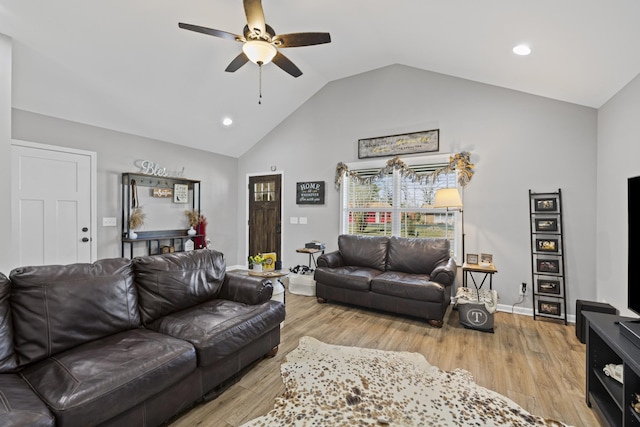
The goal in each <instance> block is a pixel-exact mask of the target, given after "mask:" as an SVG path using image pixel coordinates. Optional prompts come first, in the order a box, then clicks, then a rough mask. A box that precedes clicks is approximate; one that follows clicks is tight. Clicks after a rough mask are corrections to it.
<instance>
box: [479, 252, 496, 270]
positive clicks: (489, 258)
mask: <svg viewBox="0 0 640 427" xmlns="http://www.w3.org/2000/svg"><path fill="white" fill-rule="evenodd" d="M491 264H493V255H492V254H480V266H482V267H489V266H491Z"/></svg>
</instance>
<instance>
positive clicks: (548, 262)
mask: <svg viewBox="0 0 640 427" xmlns="http://www.w3.org/2000/svg"><path fill="white" fill-rule="evenodd" d="M536 269H537V272H538V273H560V261H559V260H557V259H543V258H538V259H537V260H536Z"/></svg>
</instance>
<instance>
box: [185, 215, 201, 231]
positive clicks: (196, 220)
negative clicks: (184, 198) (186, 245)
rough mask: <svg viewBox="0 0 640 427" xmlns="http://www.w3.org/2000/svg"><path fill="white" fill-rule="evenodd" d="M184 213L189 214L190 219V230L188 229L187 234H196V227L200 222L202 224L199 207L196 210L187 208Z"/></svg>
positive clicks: (188, 218)
mask: <svg viewBox="0 0 640 427" xmlns="http://www.w3.org/2000/svg"><path fill="white" fill-rule="evenodd" d="M184 214H185V215H186V216H187V220H188V221H189V226H190V228H189V230H188V231H187V234H188V235H189V236H194V235H195V234H196V233H197V232H196V229H195V227H197V226H198V224H200V213H199V212H198V210H197V209H194V210H186V211H184Z"/></svg>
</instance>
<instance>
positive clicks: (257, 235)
mask: <svg viewBox="0 0 640 427" xmlns="http://www.w3.org/2000/svg"><path fill="white" fill-rule="evenodd" d="M281 184H282V176H281V175H264V176H252V177H249V253H248V254H247V256H249V255H255V254H257V253H265V252H275V253H276V255H277V257H278V258H277V259H278V260H281V259H282V256H281V255H282V254H281V253H280V251H281V248H280V234H281V230H282V213H281V211H280V200H281V199H280V197H281V195H280V190H281Z"/></svg>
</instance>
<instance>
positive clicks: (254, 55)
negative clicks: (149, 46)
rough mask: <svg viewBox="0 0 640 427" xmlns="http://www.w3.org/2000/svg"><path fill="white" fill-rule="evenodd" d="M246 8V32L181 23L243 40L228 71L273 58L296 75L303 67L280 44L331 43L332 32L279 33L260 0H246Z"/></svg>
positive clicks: (186, 26)
mask: <svg viewBox="0 0 640 427" xmlns="http://www.w3.org/2000/svg"><path fill="white" fill-rule="evenodd" d="M242 3H243V4H244V12H245V15H246V16H247V25H245V26H244V31H243V35H242V36H240V35H237V34H233V33H228V32H226V31H220V30H214V29H213V28H206V27H200V26H198V25H192V24H184V23H182V22H180V23H178V26H179V27H180V28H182V29H185V30H189V31H195V32H198V33H203V34H208V35H210V36H215V37H221V38H223V39H228V40H234V41H237V42H241V43H243V45H242V52H240V54H239V55H238V56H236V57H235V59H234V60H233V61H231V63H230V64H229V66H227V68H226V69H225V71H227V72H230V73H233V72H234V71H236V70H238V69H239V68H240V67H242V66H243V65H244V64H246V63H247V62H248V61H251V62H253V63H255V64H257V65H258V66H260V67H262V65H264V64H268V63H269V62H271V61H273V63H274V64H276V65H277V66H278V67H280V68H282V69H283V70H284V71H286V72H287V73H289V74H291V75H292V76H293V77H299V76H301V75H302V71H300V69H299V68H298V67H297V66H296V65H295V64H294V63H293V62H291V60H290V59H289V58H287V57H286V56H284V55H283V54H282V53H280V51H279V50H278V48H287V47H300V46H312V45H316V44H323V43H331V36H330V35H329V33H291V34H276V32H275V31H274V30H273V28H271V27H270V26H269V25H267V23H266V22H265V19H264V11H263V10H262V2H261V0H243V2H242Z"/></svg>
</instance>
